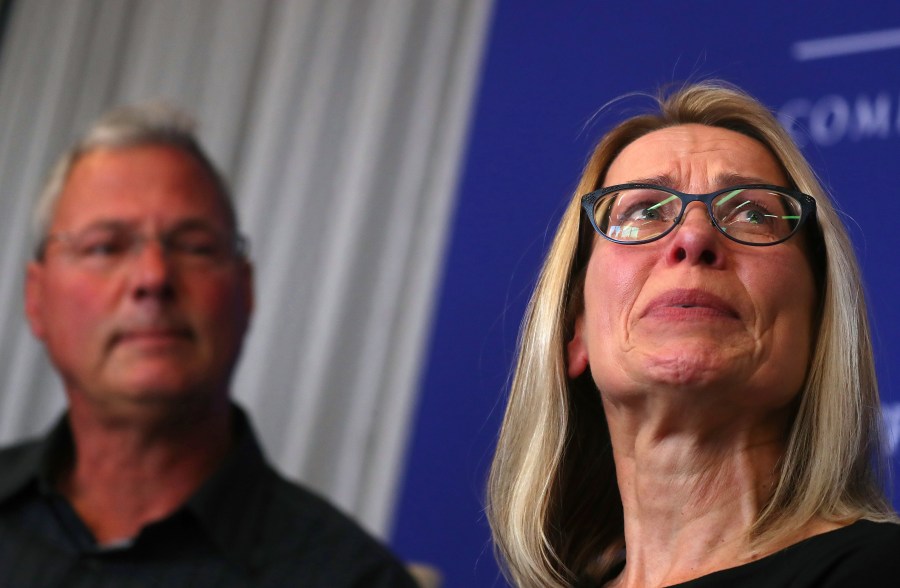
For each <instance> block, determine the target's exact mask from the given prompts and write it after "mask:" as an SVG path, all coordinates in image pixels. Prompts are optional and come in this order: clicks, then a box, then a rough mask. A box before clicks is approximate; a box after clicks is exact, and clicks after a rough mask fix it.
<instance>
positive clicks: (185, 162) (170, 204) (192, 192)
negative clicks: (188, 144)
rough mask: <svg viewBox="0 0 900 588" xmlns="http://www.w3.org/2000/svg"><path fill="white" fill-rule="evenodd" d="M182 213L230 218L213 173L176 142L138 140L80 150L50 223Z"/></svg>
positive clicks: (171, 218) (173, 217) (168, 217)
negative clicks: (141, 142)
mask: <svg viewBox="0 0 900 588" xmlns="http://www.w3.org/2000/svg"><path fill="white" fill-rule="evenodd" d="M184 218H194V219H196V218H204V219H208V220H209V221H210V222H217V223H222V224H224V225H230V224H231V223H230V217H229V214H228V206H227V204H226V202H225V196H224V195H223V194H222V191H221V187H220V185H219V184H218V182H217V180H216V178H215V177H214V176H213V175H212V173H211V171H210V170H209V169H208V168H207V167H206V166H205V165H204V164H203V163H201V162H200V161H199V160H198V159H197V158H196V157H195V156H194V155H192V154H190V153H189V152H187V151H185V150H183V149H181V148H179V147H176V146H169V145H139V146H129V147H122V148H115V149H108V148H104V149H97V150H93V151H90V152H88V153H85V154H84V155H82V156H81V157H80V158H79V159H78V160H77V161H76V162H75V163H74V165H73V166H72V169H71V171H70V173H69V175H68V177H67V178H66V181H65V183H64V184H63V188H62V193H61V195H60V198H59V201H58V202H57V204H56V206H55V207H54V213H53V218H52V221H51V225H57V224H59V223H66V224H69V223H76V224H79V225H83V224H87V223H92V222H95V221H98V220H107V221H122V222H142V221H144V220H153V219H155V220H156V221H158V222H163V223H171V222H180V221H181V220H182V219H184Z"/></svg>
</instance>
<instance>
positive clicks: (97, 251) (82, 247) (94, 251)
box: [77, 239, 129, 257]
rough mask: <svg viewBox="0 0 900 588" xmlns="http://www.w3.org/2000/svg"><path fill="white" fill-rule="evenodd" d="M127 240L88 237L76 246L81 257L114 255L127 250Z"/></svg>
mask: <svg viewBox="0 0 900 588" xmlns="http://www.w3.org/2000/svg"><path fill="white" fill-rule="evenodd" d="M128 247H129V245H128V243H127V240H123V239H88V240H85V241H83V242H82V243H80V244H79V245H78V247H77V251H78V255H80V256H81V257H114V256H117V255H122V254H123V253H125V252H127V251H128Z"/></svg>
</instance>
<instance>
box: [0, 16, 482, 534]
mask: <svg viewBox="0 0 900 588" xmlns="http://www.w3.org/2000/svg"><path fill="white" fill-rule="evenodd" d="M490 4H491V3H490V2H489V1H488V0H65V1H60V0H17V1H16V2H15V3H14V4H13V6H12V12H11V14H10V20H9V22H8V23H7V31H6V37H5V39H4V40H3V44H2V50H0V205H2V212H0V243H2V249H0V276H3V277H2V279H0V334H2V336H0V442H3V443H8V442H10V441H13V440H17V439H21V438H23V437H27V436H31V435H35V434H38V433H40V432H42V431H43V430H44V429H45V428H46V427H47V426H48V425H49V423H50V422H51V421H52V420H53V419H54V418H55V416H56V415H57V414H58V413H59V411H60V410H62V408H63V406H64V402H63V396H62V392H61V390H60V384H59V382H58V381H57V379H56V377H55V375H54V373H53V371H52V369H51V368H50V367H49V365H48V363H47V361H46V359H45V358H44V355H43V352H42V350H41V348H40V346H39V345H38V344H37V343H36V342H35V341H34V340H33V339H32V337H31V335H30V333H29V332H28V330H27V327H26V325H25V322H24V320H23V318H22V311H21V307H22V304H21V289H22V268H23V265H24V262H25V260H26V258H27V255H28V253H29V251H28V246H29V235H28V220H29V217H30V211H31V207H32V204H33V202H34V198H35V195H36V193H37V191H38V189H39V186H40V183H41V180H42V179H43V176H44V174H45V173H46V171H47V169H48V167H49V166H50V164H51V163H52V161H53V160H55V159H56V157H57V156H58V155H59V153H60V152H61V151H62V150H64V149H65V148H66V147H67V146H68V145H69V144H70V143H71V142H72V140H73V139H74V138H75V137H76V136H77V135H78V134H80V133H81V132H82V131H83V130H84V129H85V128H86V127H87V126H88V124H89V123H90V122H91V121H93V120H94V119H95V118H96V117H97V116H98V115H99V114H101V113H102V112H103V111H105V110H106V109H108V108H109V107H111V106H114V105H118V104H123V103H128V102H135V101H145V100H148V99H159V98H163V99H167V100H169V101H170V102H173V103H175V104H178V105H181V106H183V107H186V109H188V110H189V111H191V112H193V114H194V115H195V116H196V117H197V118H198V120H199V121H200V123H201V133H200V134H201V138H202V139H203V141H204V143H205V145H206V146H207V147H208V149H209V151H210V152H211V154H212V156H213V159H215V160H216V161H217V162H218V163H219V165H220V166H221V167H222V169H223V171H224V173H225V175H226V176H227V177H229V178H230V180H231V182H232V185H233V188H234V193H235V197H236V201H237V208H238V211H239V215H240V216H241V218H242V226H243V230H244V232H245V233H247V234H248V235H249V237H250V239H251V243H252V246H251V252H252V258H253V259H254V263H255V272H256V273H255V276H256V293H257V306H256V313H255V316H254V319H253V326H252V330H251V334H250V336H249V339H248V341H247V342H246V344H245V350H244V355H243V358H242V360H241V364H240V367H239V370H238V373H237V377H236V380H235V382H234V386H233V389H234V395H235V397H236V398H237V399H238V401H239V402H241V403H242V404H243V405H244V406H245V407H247V408H248V410H249V412H250V413H251V417H252V418H253V420H254V422H255V423H256V425H257V429H258V430H259V432H260V433H261V435H262V437H263V442H264V445H265V446H266V448H267V451H268V453H269V456H270V457H271V458H272V460H273V461H274V462H275V463H276V464H277V465H278V466H279V468H280V469H281V470H282V471H283V472H284V473H285V474H286V475H288V476H289V477H291V478H294V479H298V480H301V481H303V482H304V483H306V484H307V485H309V486H312V487H313V488H315V489H317V490H319V491H320V492H322V493H323V494H325V495H327V496H329V497H330V498H331V499H332V500H333V501H334V502H336V503H337V504H338V505H340V506H341V507H343V509H344V510H346V511H347V512H349V513H351V514H353V515H354V516H356V517H357V518H358V519H359V520H360V521H361V522H362V523H363V524H364V525H365V526H366V527H368V528H369V529H370V530H371V531H373V532H375V533H376V534H379V535H382V536H385V535H386V534H387V533H388V532H389V530H390V522H391V519H392V510H393V507H394V501H395V499H396V493H397V489H398V478H399V476H400V475H401V474H402V467H403V458H404V454H405V446H406V444H407V442H408V436H409V431H410V420H411V418H412V416H413V412H414V408H415V404H416V395H417V381H418V376H419V371H420V364H421V362H422V359H423V357H424V355H425V349H426V345H427V334H428V331H429V318H430V315H431V311H432V307H433V304H434V297H435V293H436V289H437V286H436V284H437V283H438V280H439V278H440V268H441V260H442V252H443V248H444V244H445V240H446V235H447V229H448V224H449V222H450V216H451V214H452V210H453V196H454V191H455V184H456V178H457V176H458V173H459V168H460V160H461V152H462V147H463V142H464V138H465V135H466V127H467V122H468V119H469V116H470V111H471V104H472V100H473V96H474V88H475V83H476V80H477V77H478V69H479V64H480V61H481V53H482V46H483V38H484V36H485V34H486V28H487V23H488V20H489V17H490Z"/></svg>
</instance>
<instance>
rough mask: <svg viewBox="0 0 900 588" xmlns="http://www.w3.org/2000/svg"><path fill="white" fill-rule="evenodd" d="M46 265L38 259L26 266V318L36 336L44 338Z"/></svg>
mask: <svg viewBox="0 0 900 588" xmlns="http://www.w3.org/2000/svg"><path fill="white" fill-rule="evenodd" d="M44 269H45V268H44V265H43V264H42V263H38V262H36V261H30V262H28V266H27V267H26V268H25V318H27V319H28V324H29V326H30V327H31V332H32V333H34V336H35V337H37V338H38V339H40V340H41V341H43V340H44V337H45V335H46V332H47V330H46V325H45V323H44Z"/></svg>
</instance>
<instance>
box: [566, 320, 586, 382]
mask: <svg viewBox="0 0 900 588" xmlns="http://www.w3.org/2000/svg"><path fill="white" fill-rule="evenodd" d="M583 334H584V316H579V317H578V318H577V319H575V329H574V333H573V335H572V338H571V339H570V340H569V342H568V343H566V363H567V364H568V366H567V367H568V375H569V378H571V379H573V380H574V379H575V378H577V377H579V376H580V375H581V374H583V373H584V371H585V370H586V369H587V367H588V353H587V345H585V344H584V337H583Z"/></svg>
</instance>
